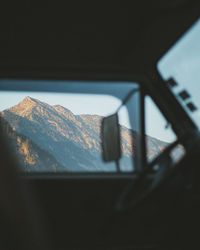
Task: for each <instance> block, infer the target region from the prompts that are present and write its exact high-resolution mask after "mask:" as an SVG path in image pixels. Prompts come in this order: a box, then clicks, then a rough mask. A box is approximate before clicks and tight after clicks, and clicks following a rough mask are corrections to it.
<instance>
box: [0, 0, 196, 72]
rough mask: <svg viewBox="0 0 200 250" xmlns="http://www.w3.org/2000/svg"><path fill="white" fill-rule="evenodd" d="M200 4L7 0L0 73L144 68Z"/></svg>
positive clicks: (175, 36) (169, 0)
mask: <svg viewBox="0 0 200 250" xmlns="http://www.w3.org/2000/svg"><path fill="white" fill-rule="evenodd" d="M11 6H12V8H11ZM199 9H200V2H199V1H195V0H162V1H160V0H154V1H148V0H146V1H145V0H137V1H118V0H115V1H108V0H107V1H105V2H104V1H94V0H92V1H88V0H85V1H83V0H77V1H68V2H67V1H63V2H58V1H50V0H49V1H43V2H42V1H40V2H39V3H36V1H33V0H32V1H31V0H29V1H28V0H27V1H25V0H24V1H20V2H19V1H13V3H12V4H11V2H10V1H7V3H4V7H1V10H3V11H2V13H1V17H0V18H1V19H2V20H1V24H3V27H2V28H1V34H0V44H1V56H0V73H1V76H6V77H7V76H9V75H10V74H12V72H13V71H20V70H22V71H23V72H25V71H28V70H31V69H35V70H39V71H40V72H41V71H44V70H45V71H55V70H56V71H59V70H64V71H65V70H70V69H80V68H83V69H84V68H89V69H90V68H91V69H92V68H103V69H107V70H109V69H113V68H116V69H126V70H128V71H129V72H131V73H148V72H151V70H153V69H154V67H155V65H156V62H157V61H158V59H159V58H160V57H161V56H162V55H163V53H165V52H166V51H167V50H168V49H169V48H170V46H171V45H172V44H173V43H174V42H175V41H176V40H177V39H178V38H179V37H180V36H181V35H182V34H183V33H184V32H185V31H186V29H187V28H188V27H190V25H191V24H192V23H193V22H194V21H195V20H196V19H197V18H198V16H199Z"/></svg>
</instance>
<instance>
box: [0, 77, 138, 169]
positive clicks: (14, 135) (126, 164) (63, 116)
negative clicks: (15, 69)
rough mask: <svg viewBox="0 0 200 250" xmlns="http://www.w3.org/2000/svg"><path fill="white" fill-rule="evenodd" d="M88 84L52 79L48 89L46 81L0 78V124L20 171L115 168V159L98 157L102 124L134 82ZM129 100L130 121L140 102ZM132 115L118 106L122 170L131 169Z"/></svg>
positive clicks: (100, 155)
mask: <svg viewBox="0 0 200 250" xmlns="http://www.w3.org/2000/svg"><path fill="white" fill-rule="evenodd" d="M22 83H23V84H22ZM45 84H46V88H44V89H43V90H42V91H41V89H42V87H43V86H44V85H45ZM56 84H57V85H56ZM87 84H88V83H82V84H81V83H68V84H67V83H65V84H64V83H63V82H57V83H54V86H53V87H52V85H51V84H50V85H49V83H48V82H45V83H43V82H37V81H36V82H34V81H32V82H30V81H21V82H20V81H17V82H16V81H7V82H6V81H1V82H0V87H1V89H2V90H1V91H0V100H1V101H0V118H1V127H2V128H3V131H4V134H5V135H6V137H7V141H8V143H9V145H10V148H11V150H12V152H13V154H14V155H15V156H16V159H17V161H18V162H19V166H20V170H21V171H22V172H25V173H32V172H34V173H38V172H39V173H41V172H49V173H62V172H65V173H89V172H94V173H100V172H104V173H105V172H106V173H108V172H116V171H117V169H116V164H115V162H109V163H105V162H103V160H102V149H101V122H102V119H103V117H105V116H107V115H109V114H112V113H113V112H115V111H116V110H117V109H118V107H119V106H120V105H121V103H122V99H123V98H124V97H125V96H126V95H127V93H129V91H130V90H131V89H133V88H136V87H138V84H136V83H129V84H122V83H121V84H119V83H116V84H114V83H112V84H111V85H112V87H111V88H110V84H109V83H107V84H106V83H96V84H95V83H93V84H90V85H87ZM61 85H62V86H61ZM30 86H31V87H30ZM35 86H36V87H35ZM38 86H40V87H39V88H38ZM59 86H61V87H60V90H59ZM63 86H64V87H63ZM122 86H123V87H122ZM35 88H36V90H37V88H38V90H40V91H36V90H34V89H35ZM47 90H51V91H47ZM58 90H59V91H58ZM56 91H57V92H56ZM99 93H100V94H99ZM132 101H133V108H132V110H131V111H132V118H131V119H134V109H136V107H137V106H138V105H136V102H139V100H137V98H136V99H134V98H133V100H132ZM134 103H135V105H134ZM138 107H139V106H138ZM137 113H139V111H138V112H137ZM131 119H129V112H128V110H127V107H126V106H124V107H123V108H122V109H120V111H119V123H120V135H121V151H122V157H121V159H120V171H121V172H134V170H135V164H136V161H135V158H137V155H136V151H137V150H135V149H137V147H138V145H139V144H137V142H136V140H134V138H135V136H136V134H137V129H138V127H139V125H137V121H136V120H134V122H133V123H132V124H133V125H132V124H131V122H130V120H131ZM138 122H139V120H138Z"/></svg>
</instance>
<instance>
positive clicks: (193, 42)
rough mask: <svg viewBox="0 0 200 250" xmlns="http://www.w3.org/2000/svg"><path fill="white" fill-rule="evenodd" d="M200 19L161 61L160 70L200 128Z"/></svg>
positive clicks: (159, 63)
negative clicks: (171, 83) (172, 82)
mask: <svg viewBox="0 0 200 250" xmlns="http://www.w3.org/2000/svg"><path fill="white" fill-rule="evenodd" d="M199 65H200V19H199V20H198V21H197V22H196V23H195V24H194V25H193V26H192V27H191V28H190V29H189V30H188V31H187V32H186V33H185V34H184V35H183V36H182V37H181V38H180V39H179V40H178V41H177V42H176V43H175V44H174V46H173V47H172V48H171V49H170V50H169V51H167V53H166V54H165V55H164V56H163V57H162V58H161V59H160V60H159V62H158V70H159V72H160V74H161V76H162V78H163V79H164V80H166V81H168V80H169V79H173V80H175V82H176V85H175V84H173V85H172V86H173V87H172V88H171V90H172V92H173V94H174V95H175V97H176V98H177V100H178V101H179V103H180V104H181V105H182V107H183V108H184V109H185V111H186V112H187V114H188V115H189V116H190V118H191V119H192V120H193V121H194V122H195V123H196V125H197V127H199V126H200V112H199V107H200V98H199V95H200V88H199V84H200V70H199Z"/></svg>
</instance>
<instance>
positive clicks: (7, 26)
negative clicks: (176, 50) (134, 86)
mask: <svg viewBox="0 0 200 250" xmlns="http://www.w3.org/2000/svg"><path fill="white" fill-rule="evenodd" d="M199 10H200V2H199V1H197V0H163V1H158V0H154V1H145V0H140V1H139V0H134V1H118V0H115V1H100V2H99V1H88V0H86V1H80V0H78V1H38V2H37V1H32V0H26V1H25V0H23V1H4V2H2V3H1V15H0V19H1V29H0V32H1V35H0V51H1V52H0V81H1V80H2V81H3V80H5V79H10V80H20V81H21V80H23V81H24V80H26V79H28V80H32V81H35V85H37V83H38V82H37V81H40V80H45V81H52V80H53V81H71V82H73V81H81V82H83V83H84V82H86V81H87V82H90V84H91V85H92V84H93V82H107V84H108V85H109V84H112V82H116V83H122V82H124V84H125V83H127V82H136V83H139V86H140V90H141V102H140V111H141V123H140V129H141V136H142V138H143V139H142V140H141V142H142V145H141V152H140V153H141V159H140V162H141V166H140V168H138V170H137V171H136V174H135V175H133V174H128V173H126V174H123V173H122V174H121V173H120V171H118V172H116V173H114V174H112V173H108V174H106V173H104V174H98V173H96V174H90V173H88V174H85V173H84V174H81V173H80V174H75V175H67V174H63V175H62V174H57V175H56V174H45V173H42V174H36V175H34V174H33V175H31V174H30V175H29V174H27V175H26V174H25V175H21V174H20V173H19V171H18V167H19V166H18V163H17V161H16V159H15V156H14V154H13V152H12V150H11V148H10V147H9V145H8V143H7V141H6V138H5V131H4V130H3V129H2V128H1V132H0V141H1V144H0V157H1V158H0V159H1V161H0V162H1V164H0V165H1V175H0V179H1V180H0V211H1V214H0V221H1V223H0V232H1V236H0V249H43V250H44V249H48V250H50V249H52V250H53V249H74V250H79V249H87V250H90V249H91V250H101V249H105V250H106V249H109V250H111V249H112V250H115V249H116V250H118V249H119V250H126V249H127V250H128V249H183V248H187V249H193V248H196V249H197V248H198V247H197V246H198V245H199V229H198V228H199V223H200V216H199V209H200V185H199V176H200V171H199V169H198V166H199V162H200V158H199V150H200V141H199V132H198V129H197V127H196V125H195V124H194V123H193V121H192V120H191V119H190V118H189V116H188V115H187V114H186V112H185V111H184V109H183V108H182V107H181V105H180V104H179V103H178V101H177V99H176V98H174V96H173V95H172V93H171V92H170V88H173V84H176V83H175V82H174V81H173V80H171V82H170V81H169V82H168V85H171V87H169V88H168V87H166V85H165V84H164V83H166V82H165V80H163V78H162V76H161V75H160V73H159V71H158V69H157V63H158V61H159V60H160V58H162V56H163V55H164V54H165V53H166V52H167V51H168V50H169V49H170V48H171V47H172V45H173V44H174V43H175V42H176V41H177V40H178V39H179V38H180V37H181V36H182V35H183V34H184V33H185V32H186V31H187V30H188V29H189V28H190V27H191V26H192V25H193V24H194V23H195V22H196V21H197V20H198V18H199ZM2 86H3V87H2ZM9 86H10V85H9V84H8V89H9V88H10V87H9ZM23 86H24V85H23ZM40 86H41V85H40V84H38V85H37V86H36V88H37V89H38V90H39V89H40ZM0 88H1V89H2V88H4V89H6V85H5V84H4V85H1V84H0ZM25 88H26V87H25ZM53 88H54V89H55V90H56V88H57V86H56V84H55V86H54V87H53ZM91 88H92V87H91ZM4 89H3V90H4ZM15 90H17V89H15ZM21 90H22V87H21ZM95 91H96V90H95ZM131 94H132V93H131ZM145 95H149V96H150V97H151V98H152V99H153V101H154V102H155V104H156V105H157V106H158V108H159V109H160V111H161V112H162V113H163V115H164V116H165V118H166V120H167V121H168V122H169V123H170V125H171V127H172V129H173V131H174V132H175V134H176V136H177V140H176V141H175V142H174V143H172V144H171V145H170V146H169V147H167V148H166V150H163V152H162V153H160V154H159V155H158V157H156V158H155V159H154V160H153V161H152V162H151V163H147V160H146V156H145V153H146V152H145V150H146V149H145V146H144V145H143V143H144V140H145V139H144V137H145V135H144V133H145V132H144V129H145V118H144V117H145V116H144V112H145V107H144V96H145ZM128 98H129V96H126V98H125V99H124V100H123V102H124V103H123V102H122V104H125V103H126V101H127V100H128ZM8 101H9V100H8ZM114 118H116V117H114ZM107 122H108V123H109V122H111V123H112V122H115V119H114V120H112V119H110V120H109V121H108V120H107ZM105 123H106V120H105V119H104V125H102V126H105ZM109 126H110V127H109ZM103 128H104V127H103ZM114 128H115V124H114V123H112V124H111V125H110V124H108V128H107V129H108V131H109V133H111V134H112V133H113V135H115V136H116V137H115V138H117V133H118V131H117V130H116V131H114V130H113V129H114ZM109 129H110V130H109ZM102 131H103V130H102ZM105 131H106V130H105ZM102 133H103V132H102ZM105 133H106V132H105ZM110 138H111V137H109V136H108V137H107V136H106V134H105V140H106V139H107V140H106V143H107V144H105V145H104V150H105V151H106V146H108V147H110V148H111V151H112V150H113V151H112V152H111V151H110V153H108V154H110V155H107V156H106V155H104V157H105V158H104V159H105V160H106V159H107V160H108V161H112V160H114V161H115V160H117V159H118V158H119V157H120V154H119V152H118V151H117V150H119V148H115V147H114V146H113V148H112V142H113V141H112V140H114V139H112V140H111V141H109V140H110ZM113 138H114V137H113ZM114 142H115V143H114V144H115V145H117V143H118V141H117V139H116V140H114ZM180 144H181V145H183V146H184V148H185V154H184V156H183V157H182V158H181V159H180V161H178V162H177V163H176V162H175V163H174V162H172V159H171V158H170V157H169V155H170V153H171V152H172V151H173V149H175V148H176V147H177V145H180ZM103 153H105V152H103ZM116 162H117V161H116ZM155 165H159V167H160V171H158V172H156V171H155V169H154V166H155Z"/></svg>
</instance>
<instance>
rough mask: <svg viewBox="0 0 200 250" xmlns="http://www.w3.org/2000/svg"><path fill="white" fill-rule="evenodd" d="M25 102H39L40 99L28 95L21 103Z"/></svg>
mask: <svg viewBox="0 0 200 250" xmlns="http://www.w3.org/2000/svg"><path fill="white" fill-rule="evenodd" d="M24 102H26V103H27V102H28V103H38V100H36V99H34V98H32V97H30V96H26V97H25V98H24V99H23V100H22V101H21V103H24Z"/></svg>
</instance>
